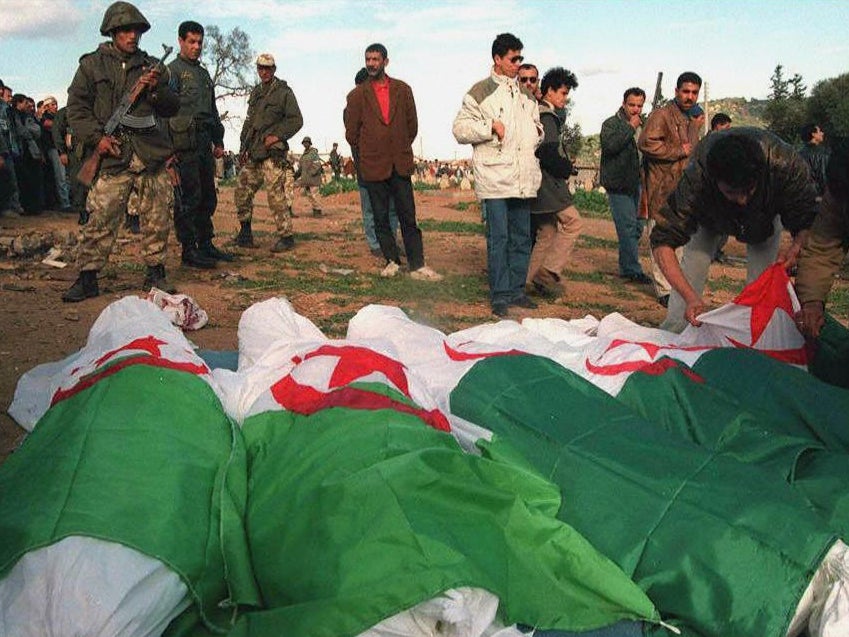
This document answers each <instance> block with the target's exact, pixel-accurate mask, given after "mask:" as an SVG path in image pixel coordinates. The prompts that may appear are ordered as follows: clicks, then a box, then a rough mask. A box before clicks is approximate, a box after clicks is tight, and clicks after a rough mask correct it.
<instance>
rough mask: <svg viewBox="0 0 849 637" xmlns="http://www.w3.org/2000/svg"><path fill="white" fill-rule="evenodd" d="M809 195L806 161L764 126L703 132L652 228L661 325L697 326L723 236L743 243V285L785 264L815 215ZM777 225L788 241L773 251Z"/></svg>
mask: <svg viewBox="0 0 849 637" xmlns="http://www.w3.org/2000/svg"><path fill="white" fill-rule="evenodd" d="M816 196H817V194H816V189H815V188H814V184H813V182H812V181H811V178H810V172H809V170H808V166H807V164H806V163H805V161H804V160H803V159H802V158H801V157H800V156H799V154H798V153H797V152H796V151H794V150H793V149H792V148H791V147H790V146H789V145H788V144H785V143H784V142H783V141H781V140H780V139H779V138H778V137H777V136H775V135H773V134H772V133H770V132H769V131H766V130H761V129H757V128H733V129H729V130H727V131H721V132H717V133H711V134H710V135H708V136H707V137H706V138H705V139H704V140H703V141H702V142H701V143H700V144H699V146H698V148H697V149H696V153H695V155H694V157H693V159H692V161H691V162H690V164H689V165H688V166H687V168H686V170H685V171H684V174H683V175H682V177H681V179H680V181H679V182H678V185H677V186H676V188H675V190H674V191H673V192H672V194H671V195H670V196H669V199H668V200H667V201H666V203H665V204H664V205H663V206H662V207H661V209H660V212H659V214H658V215H657V218H656V219H657V225H656V226H655V228H654V229H653V230H652V233H651V245H652V250H653V251H654V257H655V259H656V260H657V262H658V265H659V266H660V269H661V270H662V271H663V274H664V275H665V276H666V278H667V279H668V280H669V283H670V284H671V285H672V288H673V292H672V295H671V296H670V299H669V309H668V312H667V315H666V320H665V321H664V322H663V324H661V328H663V329H667V330H670V331H674V332H680V331H682V330H683V329H684V327H686V325H687V322H689V323H691V324H692V325H696V326H698V325H700V322H699V320H698V318H697V317H698V315H699V314H701V313H703V312H704V311H705V310H706V305H705V302H704V300H703V299H702V291H703V289H704V285H705V282H706V280H707V275H708V268H709V266H710V262H711V257H712V256H713V254H714V251H715V249H716V246H717V244H718V243H719V241H721V239H722V236H723V235H725V234H728V235H733V236H735V237H736V238H737V240H738V241H742V242H743V243H745V244H746V252H747V256H748V266H747V272H746V280H747V282H751V281H753V280H755V279H756V278H757V277H758V276H759V275H760V274H761V272H763V270H764V269H765V268H766V267H767V266H768V265H769V264H770V263H772V262H779V263H784V264H785V265H786V267H787V268H788V269H789V268H790V267H792V266H793V265H794V264H795V261H796V257H797V256H798V254H799V251H800V250H801V247H802V244H803V242H804V240H805V237H806V235H807V229H808V228H809V227H810V226H811V223H812V222H813V220H814V216H815V215H816V212H817V202H816ZM782 227H783V228H784V229H786V230H788V231H790V233H791V234H792V235H793V243H792V244H791V245H790V246H789V248H786V249H785V250H782V251H780V252H779V245H780V243H781V229H782ZM680 246H684V253H683V256H682V259H681V263H680V264H679V263H678V260H677V259H676V257H675V248H678V247H680Z"/></svg>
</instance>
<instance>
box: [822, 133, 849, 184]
mask: <svg viewBox="0 0 849 637" xmlns="http://www.w3.org/2000/svg"><path fill="white" fill-rule="evenodd" d="M825 177H826V183H827V184H828V189H829V191H831V194H833V195H835V196H836V197H838V198H840V199H849V137H836V138H832V139H831V155H830V156H829V158H828V167H827V168H826V172H825Z"/></svg>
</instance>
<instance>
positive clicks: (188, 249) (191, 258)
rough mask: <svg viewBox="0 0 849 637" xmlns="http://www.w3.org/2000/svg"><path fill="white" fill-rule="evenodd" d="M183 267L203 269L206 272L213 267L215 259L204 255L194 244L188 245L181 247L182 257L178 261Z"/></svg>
mask: <svg viewBox="0 0 849 637" xmlns="http://www.w3.org/2000/svg"><path fill="white" fill-rule="evenodd" d="M180 260H181V261H182V262H183V265H187V266H189V267H192V268H203V269H205V270H208V269H210V268H214V267H215V259H213V258H212V257H209V256H207V255H205V254H204V253H203V252H201V251H200V250H199V249H198V248H196V247H195V245H194V244H192V243H188V244H186V245H184V246H183V256H182V258H181V259H180Z"/></svg>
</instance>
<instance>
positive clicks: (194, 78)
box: [168, 20, 233, 268]
mask: <svg viewBox="0 0 849 637" xmlns="http://www.w3.org/2000/svg"><path fill="white" fill-rule="evenodd" d="M203 35H204V31H203V26H201V25H200V24H199V23H197V22H194V21H191V20H188V21H186V22H183V23H181V24H180V26H179V27H178V28H177V42H178V43H179V45H180V53H179V55H178V56H177V59H175V60H174V61H173V62H171V64H169V65H168V70H169V71H170V75H171V80H170V84H171V88H172V90H174V92H175V93H177V95H179V96H180V110H179V112H178V113H177V115H176V116H175V117H172V118H171V119H169V120H168V124H169V127H170V129H171V141H172V143H173V144H174V152H175V153H176V154H177V159H178V160H179V161H178V163H177V168H178V170H179V171H180V197H179V201H178V202H177V207H176V209H175V210H174V228H175V229H176V231H177V239H178V240H179V241H180V243H181V244H182V246H183V255H182V262H183V264H184V265H188V266H191V267H194V268H212V267H215V262H216V261H218V260H220V261H232V260H233V255H232V254H229V253H227V252H223V251H221V250H219V249H218V248H217V247H215V245H214V244H213V243H212V237H213V236H214V231H213V227H212V215H213V214H214V213H215V208H216V206H217V205H218V195H217V194H216V192H215V160H216V159H217V158H218V157H223V156H224V126H223V125H222V124H221V118H220V117H219V116H218V107H217V106H216V105H215V90H214V87H213V85H212V78H210V77H209V72H208V71H207V70H206V68H204V67H203V66H202V65H201V62H200V56H201V52H202V51H203Z"/></svg>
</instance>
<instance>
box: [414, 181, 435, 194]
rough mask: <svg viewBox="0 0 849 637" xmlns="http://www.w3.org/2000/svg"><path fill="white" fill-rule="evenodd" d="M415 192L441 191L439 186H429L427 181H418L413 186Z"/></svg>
mask: <svg viewBox="0 0 849 637" xmlns="http://www.w3.org/2000/svg"><path fill="white" fill-rule="evenodd" d="M413 190H418V191H419V192H424V191H425V190H439V184H429V183H427V182H426V181H417V182H415V183H414V184H413Z"/></svg>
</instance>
